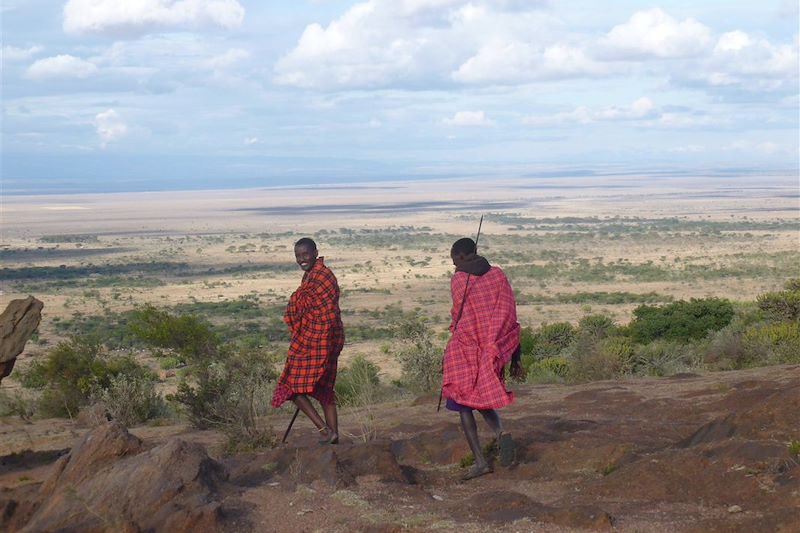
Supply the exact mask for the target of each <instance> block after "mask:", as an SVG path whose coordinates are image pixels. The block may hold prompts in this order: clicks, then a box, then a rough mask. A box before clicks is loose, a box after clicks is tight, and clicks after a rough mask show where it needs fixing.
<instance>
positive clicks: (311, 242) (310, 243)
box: [294, 237, 317, 250]
mask: <svg viewBox="0 0 800 533" xmlns="http://www.w3.org/2000/svg"><path fill="white" fill-rule="evenodd" d="M298 246H310V247H311V249H312V250H316V249H317V243H315V242H314V239H312V238H310V237H303V238H302V239H300V240H298V241H297V242H296V243H294V247H295V248H297V247H298Z"/></svg>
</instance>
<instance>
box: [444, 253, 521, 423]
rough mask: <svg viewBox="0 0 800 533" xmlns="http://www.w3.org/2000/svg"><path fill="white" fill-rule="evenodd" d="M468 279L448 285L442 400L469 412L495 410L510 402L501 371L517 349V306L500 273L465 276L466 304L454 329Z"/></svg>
mask: <svg viewBox="0 0 800 533" xmlns="http://www.w3.org/2000/svg"><path fill="white" fill-rule="evenodd" d="M467 276H468V274H466V273H464V272H456V274H455V275H454V276H453V278H452V280H451V282H450V294H451V296H452V299H453V308H452V309H451V311H450V315H451V317H452V321H451V322H450V333H451V336H450V340H449V341H448V343H447V347H446V348H445V350H444V365H443V366H444V368H443V376H442V394H443V396H444V397H445V398H449V399H451V400H453V401H455V402H457V403H459V404H461V405H464V406H467V407H472V408H473V409H498V408H500V407H505V406H506V405H508V404H510V403H511V402H513V401H514V395H513V393H511V392H510V391H508V390H506V387H505V384H504V382H503V379H502V371H503V367H504V366H505V365H506V364H507V363H508V362H509V361H510V360H511V355H512V353H513V352H514V350H515V349H516V347H517V346H518V345H519V331H520V327H519V324H518V323H517V304H516V302H515V301H514V294H513V293H512V292H511V285H510V284H509V283H508V279H507V278H506V275H505V274H504V273H503V271H502V270H501V269H500V268H497V267H492V268H491V269H490V270H489V272H487V273H486V274H484V275H483V276H474V275H470V276H469V286H468V289H467V292H466V302H465V303H464V311H463V312H462V314H461V319H460V320H459V321H458V324H456V319H457V318H458V313H459V310H460V309H461V300H462V299H464V298H465V296H464V287H465V286H466V285H467Z"/></svg>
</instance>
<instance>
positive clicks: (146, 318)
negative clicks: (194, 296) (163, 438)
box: [132, 307, 276, 451]
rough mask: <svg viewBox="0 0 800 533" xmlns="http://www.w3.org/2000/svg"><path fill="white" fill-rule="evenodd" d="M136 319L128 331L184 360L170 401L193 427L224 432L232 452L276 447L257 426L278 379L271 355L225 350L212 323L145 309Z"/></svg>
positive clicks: (268, 433) (250, 351) (268, 432)
mask: <svg viewBox="0 0 800 533" xmlns="http://www.w3.org/2000/svg"><path fill="white" fill-rule="evenodd" d="M136 320H137V322H136V323H135V324H134V325H133V328H132V329H133V331H135V332H136V333H137V335H138V336H139V337H140V338H141V339H142V340H143V341H145V342H147V343H148V344H150V345H152V346H154V347H156V348H168V349H171V350H174V351H175V352H176V353H178V354H180V355H181V356H182V358H183V359H184V360H185V361H186V363H187V365H188V369H187V370H188V372H187V375H186V376H185V377H184V379H183V380H182V381H181V382H180V383H179V384H178V390H177V392H176V393H175V394H174V396H173V397H172V398H173V399H174V400H175V401H177V402H178V403H180V404H181V405H182V406H183V407H184V409H185V410H186V413H187V416H188V417H189V420H190V421H191V422H192V424H193V425H194V426H195V427H197V428H200V429H207V428H215V429H219V430H220V431H222V432H224V433H225V434H226V435H227V436H228V449H229V450H231V451H234V450H247V449H254V448H259V447H262V446H271V445H272V444H274V442H275V439H274V435H273V434H272V431H271V429H269V428H267V429H264V428H261V427H259V426H258V424H257V418H258V417H259V416H262V415H264V414H266V413H267V412H268V410H269V403H270V399H271V395H272V389H273V382H274V381H275V378H276V373H275V369H274V365H275V357H274V356H273V355H272V354H271V353H269V352H266V351H264V350H247V349H239V350H237V351H232V350H230V349H227V348H226V347H223V346H222V344H221V340H220V337H219V335H217V334H216V332H215V331H213V330H212V328H211V325H210V324H208V323H207V322H205V321H202V320H200V319H198V318H196V317H193V316H189V315H184V316H176V315H173V314H170V313H168V312H166V311H161V310H158V309H155V308H153V307H148V308H145V309H143V310H142V311H140V312H139V313H138V314H137V315H136Z"/></svg>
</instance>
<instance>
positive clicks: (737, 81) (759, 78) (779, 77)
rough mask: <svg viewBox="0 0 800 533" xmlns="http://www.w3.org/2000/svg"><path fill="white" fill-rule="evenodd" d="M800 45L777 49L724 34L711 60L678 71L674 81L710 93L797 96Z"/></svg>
mask: <svg viewBox="0 0 800 533" xmlns="http://www.w3.org/2000/svg"><path fill="white" fill-rule="evenodd" d="M799 71H800V54H798V43H797V42H796V41H795V42H793V43H791V44H781V45H776V44H772V43H771V42H769V41H768V40H767V39H764V38H756V37H753V36H751V35H750V34H748V33H746V32H743V31H741V30H735V31H731V32H727V33H723V34H722V35H720V36H719V38H718V39H717V42H716V44H715V46H714V48H713V50H712V51H711V53H710V55H709V56H708V57H705V58H702V59H701V60H699V61H698V62H697V63H696V64H695V65H692V66H691V67H689V68H684V69H681V70H676V71H675V72H674V74H673V75H672V79H673V81H675V82H676V83H678V84H682V85H688V86H695V87H696V86H701V87H705V88H706V89H709V90H721V91H731V90H737V91H746V92H749V93H762V94H769V93H780V94H791V93H794V94H796V93H797V83H798V78H799V77H800V72H799Z"/></svg>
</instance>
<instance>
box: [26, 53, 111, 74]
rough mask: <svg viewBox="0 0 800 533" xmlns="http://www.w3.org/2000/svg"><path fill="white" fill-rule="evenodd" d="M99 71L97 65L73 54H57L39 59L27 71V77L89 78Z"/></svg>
mask: <svg viewBox="0 0 800 533" xmlns="http://www.w3.org/2000/svg"><path fill="white" fill-rule="evenodd" d="M96 73H97V65H95V64H94V63H91V62H89V61H86V60H85V59H81V58H80V57H75V56H71V55H57V56H53V57H46V58H44V59H39V60H37V61H36V62H35V63H33V64H32V65H31V66H30V67H28V70H27V71H26V73H25V76H26V77H27V78H30V79H33V80H45V79H51V78H78V79H84V78H88V77H89V76H92V75H94V74H96Z"/></svg>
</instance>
